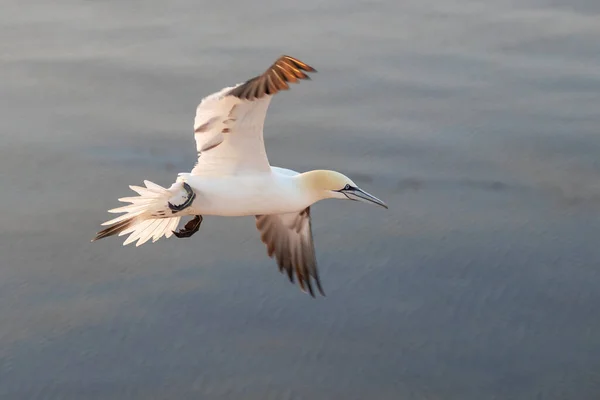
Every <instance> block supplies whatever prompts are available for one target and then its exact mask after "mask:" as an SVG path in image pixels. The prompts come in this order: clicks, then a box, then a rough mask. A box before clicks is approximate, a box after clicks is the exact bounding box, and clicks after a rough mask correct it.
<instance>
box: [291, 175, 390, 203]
mask: <svg viewBox="0 0 600 400" xmlns="http://www.w3.org/2000/svg"><path fill="white" fill-rule="evenodd" d="M300 179H301V180H302V183H303V185H304V186H305V187H306V188H307V189H308V190H310V191H311V192H313V193H315V195H316V196H317V197H318V198H319V199H342V200H354V201H362V202H363V203H371V204H376V205H378V206H381V207H384V208H388V206H387V205H386V204H385V203H384V202H383V201H381V200H379V199H378V198H377V197H375V196H373V195H372V194H369V193H367V192H365V191H364V190H362V189H361V188H359V187H358V186H357V185H356V183H354V182H353V181H352V179H350V178H348V177H347V176H346V175H344V174H341V173H339V172H336V171H328V170H316V171H309V172H305V173H303V174H300Z"/></svg>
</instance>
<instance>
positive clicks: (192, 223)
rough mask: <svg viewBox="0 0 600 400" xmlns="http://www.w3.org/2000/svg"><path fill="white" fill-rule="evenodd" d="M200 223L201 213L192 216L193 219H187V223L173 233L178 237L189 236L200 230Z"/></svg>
mask: <svg viewBox="0 0 600 400" xmlns="http://www.w3.org/2000/svg"><path fill="white" fill-rule="evenodd" d="M201 223H202V215H196V216H194V219H191V220H189V221H188V223H187V224H185V226H184V227H183V229H180V230H178V231H173V234H174V235H175V236H177V237H178V238H189V237H190V236H192V235H193V234H194V233H196V232H198V230H200V224H201Z"/></svg>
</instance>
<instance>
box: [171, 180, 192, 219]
mask: <svg viewBox="0 0 600 400" xmlns="http://www.w3.org/2000/svg"><path fill="white" fill-rule="evenodd" d="M183 189H184V190H185V193H186V194H187V198H186V199H185V201H184V202H183V203H181V204H179V205H175V204H171V202H167V203H168V205H169V208H170V209H171V211H173V214H175V213H176V212H178V211H182V210H185V209H186V208H188V207H189V206H191V205H192V203H193V202H194V199H195V198H196V193H194V191H193V190H192V188H191V187H190V185H188V184H187V182H183Z"/></svg>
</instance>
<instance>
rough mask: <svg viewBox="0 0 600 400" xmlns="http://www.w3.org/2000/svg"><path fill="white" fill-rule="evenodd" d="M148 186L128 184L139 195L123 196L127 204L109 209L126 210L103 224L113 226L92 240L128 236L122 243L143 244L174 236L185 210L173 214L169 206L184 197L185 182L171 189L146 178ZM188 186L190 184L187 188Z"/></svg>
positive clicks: (113, 210)
mask: <svg viewBox="0 0 600 400" xmlns="http://www.w3.org/2000/svg"><path fill="white" fill-rule="evenodd" d="M144 184H145V185H146V187H140V186H129V187H130V188H131V190H133V191H135V192H137V194H139V196H136V197H124V198H121V199H119V201H122V202H124V203H131V204H129V205H126V206H122V207H118V208H113V209H112V210H108V212H110V213H125V214H123V215H121V216H118V217H117V218H114V219H111V220H110V221H106V222H104V223H103V224H102V225H104V226H106V225H110V226H109V227H108V228H106V229H104V230H102V231H100V232H98V234H97V235H96V237H95V238H94V239H92V242H93V241H95V240H98V239H102V238H105V237H108V236H113V235H117V234H118V235H119V236H123V235H127V234H130V235H129V237H128V238H127V239H126V240H125V242H123V246H125V245H128V244H130V243H132V242H134V241H136V240H137V241H138V242H137V243H136V246H140V245H142V244H144V243H146V242H147V241H148V240H150V239H152V242H156V241H157V240H158V239H160V238H161V237H163V236H165V237H167V238H169V237H171V236H172V235H173V231H174V230H175V229H176V228H177V225H178V224H179V220H180V219H181V217H182V216H184V215H186V213H181V214H182V215H177V216H174V214H175V212H174V211H172V209H171V208H169V204H170V203H177V202H179V200H180V199H183V198H185V196H186V190H185V189H186V188H185V187H184V184H183V183H182V182H180V181H179V182H177V183H174V184H173V185H172V186H171V187H170V188H169V189H167V188H164V187H162V186H159V185H157V184H155V183H153V182H150V181H144ZM188 188H189V187H188Z"/></svg>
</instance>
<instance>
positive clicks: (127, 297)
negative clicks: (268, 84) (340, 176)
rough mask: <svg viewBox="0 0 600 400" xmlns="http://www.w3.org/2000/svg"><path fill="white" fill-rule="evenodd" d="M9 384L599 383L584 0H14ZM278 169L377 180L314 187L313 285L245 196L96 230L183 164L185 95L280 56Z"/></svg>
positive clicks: (184, 395)
mask: <svg viewBox="0 0 600 400" xmlns="http://www.w3.org/2000/svg"><path fill="white" fill-rule="evenodd" d="M1 10H2V11H1V12H0V128H1V134H0V187H1V188H2V195H1V196H0V208H1V209H2V212H0V398H2V399H111V400H114V399H249V400H253V399H257V400H258V399H260V400H264V399H278V400H279V399H290V400H292V399H367V398H372V399H381V400H383V399H394V400H396V399H444V400H446V399H456V400H468V399H474V400H487V399H490V400H491V399H523V400H531V399H544V400H545V399H551V400H555V399H556V400H558V399H573V400H587V399H589V400H594V399H598V398H600V311H599V307H600V289H599V287H600V267H599V260H600V246H599V245H598V241H599V240H600V218H599V217H600V179H599V173H600V164H599V162H598V155H599V154H600V136H599V127H600V113H599V111H600V3H599V2H598V1H596V0H578V1H575V0H572V1H570V2H566V1H563V2H560V1H558V0H519V1H507V0H484V1H467V0H403V1H392V0H381V1H370V2H367V1H360V0H328V1H315V0H305V1H302V2H291V1H278V2H275V1H264V2H246V1H241V0H235V1H229V2H225V1H224V2H219V1H212V2H208V1H192V0H174V1H170V2H166V1H157V0H146V1H136V0H131V1H89V0H88V1H82V0H56V1H53V2H47V1H42V0H28V1H22V0H3V1H2V7H1ZM284 53H285V54H290V55H292V56H294V57H297V58H299V59H301V60H303V61H305V62H307V63H309V64H311V65H313V66H314V67H315V68H316V69H317V70H318V71H319V72H318V74H316V75H314V78H313V80H312V81H310V82H303V83H302V84H300V85H295V86H293V88H292V90H291V91H289V92H284V93H283V94H282V95H281V96H278V97H277V98H276V99H275V100H274V101H273V102H272V104H271V107H270V110H269V115H268V119H267V122H266V128H265V130H266V133H265V140H266V146H267V151H268V152H269V157H270V160H271V162H272V163H273V164H274V165H278V166H283V167H287V168H293V169H296V170H300V171H306V170H310V169H317V168H328V169H336V170H339V171H341V172H343V173H345V174H347V175H349V176H351V177H352V178H354V180H355V181H356V182H357V183H358V184H359V185H361V186H362V187H364V188H365V189H366V190H368V191H369V192H371V193H373V194H375V195H376V196H378V197H380V198H382V199H383V200H385V201H386V202H387V203H388V204H389V205H390V209H389V210H388V211H386V210H383V209H379V208H376V207H370V206H367V205H364V204H359V203H352V202H344V203H342V202H335V201H325V202H322V203H319V204H317V205H316V206H315V207H313V210H312V213H313V218H314V221H313V229H314V234H315V240H316V250H317V256H318V260H319V265H320V270H321V276H322V280H323V284H324V288H325V290H326V292H327V295H328V296H327V297H326V298H318V299H312V298H310V297H309V296H307V295H305V294H303V293H301V292H300V291H299V289H298V288H297V286H294V285H291V284H290V283H289V282H287V279H286V278H285V277H284V276H283V275H281V274H279V272H278V271H277V267H276V265H275V263H274V261H273V260H271V259H269V258H268V257H267V255H266V252H265V249H264V246H263V245H262V243H261V242H260V239H259V236H258V233H257V232H256V231H255V227H254V221H253V218H237V219H227V218H216V217H212V218H211V217H207V218H206V219H205V221H204V223H203V226H202V229H201V231H200V232H199V233H198V234H196V235H195V236H194V237H193V238H191V239H189V240H176V239H170V240H164V239H163V240H160V241H159V242H157V243H154V244H147V245H144V246H142V247H139V248H135V247H132V246H127V247H123V246H121V243H122V240H121V239H122V238H121V239H119V240H117V239H114V238H109V239H105V240H102V241H99V242H95V243H90V239H91V238H92V237H93V236H94V234H95V233H96V232H97V231H98V230H99V228H100V223H101V222H103V221H105V220H106V219H107V217H109V214H108V213H107V212H106V210H107V209H109V208H113V207H116V206H117V205H118V204H119V203H118V202H117V198H119V197H123V196H129V195H130V193H133V192H131V191H130V190H129V188H128V185H130V184H134V185H138V184H141V183H142V181H143V180H144V179H149V180H152V181H154V182H157V183H158V184H161V185H164V186H168V185H170V183H171V182H172V181H173V180H174V179H175V177H176V174H177V173H178V172H182V171H188V170H189V169H190V168H191V167H192V166H193V165H194V162H195V144H194V141H193V135H192V124H193V116H194V111H195V108H196V105H197V104H198V102H199V101H200V99H201V98H202V97H203V96H205V95H207V94H210V93H212V92H214V91H217V90H219V89H220V88H222V87H224V86H230V85H232V84H235V83H238V82H240V81H242V80H244V79H246V78H250V77H252V76H254V75H256V74H258V73H260V72H262V71H263V70H264V69H265V68H266V67H267V66H268V65H269V64H270V63H271V62H272V61H273V60H275V59H276V58H277V57H278V56H279V55H281V54H284Z"/></svg>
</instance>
